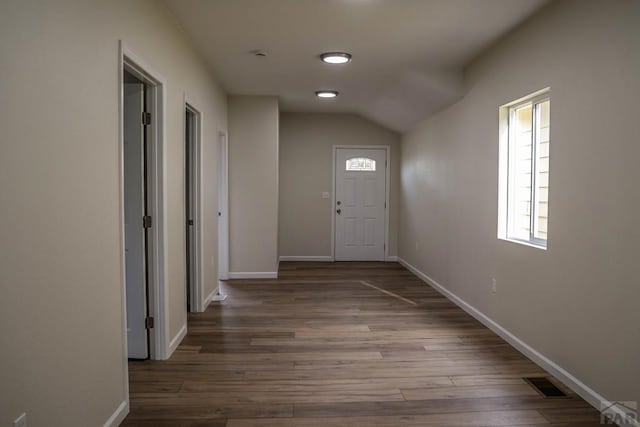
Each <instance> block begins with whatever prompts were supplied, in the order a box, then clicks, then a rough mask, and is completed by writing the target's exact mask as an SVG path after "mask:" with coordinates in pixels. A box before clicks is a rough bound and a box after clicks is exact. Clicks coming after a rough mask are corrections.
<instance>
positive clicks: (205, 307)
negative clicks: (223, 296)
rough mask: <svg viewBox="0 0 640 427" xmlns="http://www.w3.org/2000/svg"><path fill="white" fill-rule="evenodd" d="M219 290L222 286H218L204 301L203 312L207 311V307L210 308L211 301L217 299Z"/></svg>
mask: <svg viewBox="0 0 640 427" xmlns="http://www.w3.org/2000/svg"><path fill="white" fill-rule="evenodd" d="M219 289H220V286H216V288H215V289H214V290H213V291H212V292H211V293H210V294H209V295H207V297H206V298H205V299H204V301H202V307H203V310H202V311H205V310H206V309H207V307H209V303H211V301H213V299H214V298H215V297H216V295H217V294H218V290H219Z"/></svg>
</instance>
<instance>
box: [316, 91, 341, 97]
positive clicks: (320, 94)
mask: <svg viewBox="0 0 640 427" xmlns="http://www.w3.org/2000/svg"><path fill="white" fill-rule="evenodd" d="M316 96H317V97H318V98H335V97H336V96H338V91H336V90H319V91H316Z"/></svg>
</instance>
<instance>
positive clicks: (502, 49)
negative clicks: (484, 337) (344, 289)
mask: <svg viewBox="0 0 640 427" xmlns="http://www.w3.org/2000/svg"><path fill="white" fill-rule="evenodd" d="M638 22H640V2H637V1H611V2H599V1H561V2H554V3H552V4H551V5H550V6H548V7H547V8H546V9H544V10H543V11H542V12H541V13H540V14H538V15H537V16H536V17H534V18H533V19H532V20H531V21H529V22H527V23H526V24H525V25H524V26H523V27H521V28H519V29H518V30H516V31H515V32H514V33H512V34H511V35H509V36H508V37H507V38H506V39H505V40H503V41H502V42H500V43H499V44H498V45H496V46H494V47H493V48H492V49H491V50H490V51H489V52H487V53H486V54H484V55H483V56H482V57H480V58H479V59H478V60H477V61H476V62H475V63H474V64H473V65H472V66H471V67H470V68H469V69H468V72H467V78H468V80H467V85H468V93H467V95H466V96H465V98H464V99H463V100H462V101H460V102H458V103H457V104H455V105H454V106H452V107H450V108H448V109H446V110H445V111H442V112H441V113H439V114H437V115H435V116H433V117H431V118H429V119H428V120H426V121H424V122H423V123H421V124H420V125H419V126H418V127H417V128H416V129H415V130H413V131H412V132H409V133H407V134H406V135H404V137H403V142H402V144H403V145H402V190H401V191H402V197H401V205H400V212H401V214H400V224H401V226H400V242H401V245H400V256H401V257H402V258H403V259H404V260H406V261H407V262H409V263H410V264H413V265H414V266H416V267H417V268H419V269H420V270H421V271H422V272H424V273H426V274H427V275H429V276H431V277H432V278H433V279H435V280H436V281H438V282H439V283H440V284H442V285H443V286H445V287H446V288H447V289H449V290H450V291H451V292H453V293H455V294H456V295H458V296H459V297H461V298H462V299H464V300H466V301H467V302H468V303H469V304H471V305H472V306H474V307H476V308H477V309H478V310H480V311H481V312H483V313H484V314H486V315H487V316H488V317H490V318H491V319H493V320H495V321H496V322H498V323H499V324H500V325H502V326H503V327H504V328H506V329H507V330H509V331H510V332H511V333H513V334H514V335H516V336H517V337H519V338H520V339H522V340H523V341H525V342H526V343H527V344H529V345H530V346H532V347H533V348H534V349H536V350H537V351H539V352H540V353H542V354H543V355H545V356H547V357H548V358H549V359H551V360H552V361H553V362H555V363H557V364H558V365H559V366H561V367H562V368H564V369H566V370H567V371H568V372H569V373H570V374H572V375H574V376H575V377H577V378H578V379H580V380H582V381H583V382H584V383H585V384H586V385H587V386H588V387H591V388H592V389H593V390H595V391H596V392H598V393H600V394H601V395H602V396H604V397H605V398H607V399H611V400H627V401H628V400H633V401H640V370H639V369H638V362H639V361H640V339H639V337H640V314H639V313H640V310H638V301H640V279H639V278H638V267H637V264H638V260H639V259H640V251H639V250H638V242H639V241H640V227H638V212H640V191H638V183H639V182H640V173H639V172H638V171H639V170H640V169H639V168H638V160H639V159H640V144H638V137H639V135H640V121H639V120H638V116H637V108H636V106H637V103H638V99H640V84H639V80H638V79H639V77H638V76H640V50H638V47H639V46H640V45H639V40H640V26H638ZM547 86H550V87H551V165H550V207H549V241H548V250H547V251H543V250H539V249H535V248H531V247H527V246H523V245H518V244H514V243H510V242H506V241H500V240H498V239H497V238H496V230H497V216H498V213H497V205H498V202H497V186H498V176H497V170H498V106H500V105H502V104H505V103H507V102H509V101H512V100H515V99H518V98H520V97H522V96H524V95H527V94H529V93H532V92H534V91H536V90H538V89H543V88H545V87H547ZM416 245H417V246H418V247H419V249H418V250H417V248H416ZM493 277H495V278H496V280H497V293H495V294H492V293H491V279H492V278H493Z"/></svg>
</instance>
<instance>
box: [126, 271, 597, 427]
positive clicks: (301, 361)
mask: <svg viewBox="0 0 640 427" xmlns="http://www.w3.org/2000/svg"><path fill="white" fill-rule="evenodd" d="M223 289H224V291H225V292H226V293H227V294H228V295H229V298H227V300H226V301H224V302H223V303H213V304H211V305H210V306H209V308H208V309H207V311H206V312H205V313H199V314H192V315H189V323H188V330H189V333H188V335H187V336H186V338H185V339H184V341H183V342H182V343H181V345H180V347H179V348H178V349H177V350H176V352H175V354H174V355H173V356H172V357H171V359H170V360H168V361H164V362H154V361H145V362H131V363H130V383H131V387H130V392H131V413H130V414H129V416H128V417H127V419H126V420H125V422H124V424H123V425H125V426H185V427H186V426H214V427H215V426H228V427H244V426H291V427H311V426H313V427H315V426H318V427H320V426H521V425H527V426H549V425H554V426H567V427H568V426H582V427H585V426H597V425H600V415H599V414H598V412H597V411H596V410H595V409H593V408H592V407H591V406H589V405H588V404H587V403H586V402H584V401H583V400H582V399H580V398H579V397H577V396H576V395H575V394H573V393H572V392H571V391H570V390H568V389H567V388H566V387H564V386H562V384H560V383H559V382H557V380H555V379H553V380H554V381H555V382H556V384H557V385H558V386H560V387H561V388H563V390H565V391H566V392H568V393H569V395H570V396H569V398H567V399H544V398H542V397H541V396H540V395H538V393H537V392H536V391H534V390H533V389H532V388H531V387H530V386H529V385H528V384H526V383H525V382H524V381H523V380H522V377H525V376H548V377H549V378H551V376H550V375H548V374H547V373H546V372H545V371H544V370H542V369H541V368H539V367H538V366H536V365H535V364H534V363H532V362H531V361H529V360H528V359H527V358H525V357H524V356H523V355H521V354H520V353H518V352H517V351H516V350H515V349H513V348H512V347H511V346H510V345H508V344H507V343H505V342H504V341H503V340H502V339H500V338H499V337H498V336H496V335H495V334H493V333H492V332H491V331H489V330H488V329H487V328H485V327H484V326H482V325H481V324H480V323H478V322H477V321H475V320H474V319H473V318H471V317H470V316H469V315H467V314H466V313H465V312H463V311H462V310H460V309H459V308H458V307H456V306H455V305H453V304H452V303H451V302H449V301H448V300H447V299H446V298H444V297H442V296H441V295H440V294H439V293H437V292H436V291H434V290H433V289H432V288H430V287H429V286H427V285H426V284H424V283H423V282H422V281H420V280H419V279H418V278H417V277H415V276H414V275H412V274H411V273H410V272H408V271H407V270H405V269H404V268H403V267H401V266H400V265H398V264H395V263H282V264H281V271H280V278H279V279H277V280H252V281H248V280H247V281H239V280H236V281H230V282H228V283H227V284H226V285H225V286H224V288H223Z"/></svg>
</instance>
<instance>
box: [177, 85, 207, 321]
mask: <svg viewBox="0 0 640 427" xmlns="http://www.w3.org/2000/svg"><path fill="white" fill-rule="evenodd" d="M184 109H185V111H189V112H191V113H192V114H193V117H194V121H195V123H194V128H195V129H194V130H195V132H194V133H195V135H194V136H193V153H192V156H193V159H194V162H193V167H194V171H193V176H194V178H195V179H194V182H193V187H194V188H193V191H192V193H193V197H194V200H193V214H192V215H193V224H194V225H193V227H194V233H193V235H194V238H195V242H194V246H195V253H194V254H193V257H194V259H193V264H194V273H195V274H194V277H192V280H191V281H192V283H191V284H190V287H191V289H190V290H189V294H190V296H191V301H189V304H190V306H191V311H192V312H202V311H204V306H203V304H202V302H203V294H204V260H203V243H202V242H203V241H204V234H203V233H204V231H203V227H202V222H203V218H204V211H203V205H204V204H203V203H202V198H203V194H202V183H203V182H204V179H203V175H202V174H203V156H202V147H203V142H202V141H204V129H203V128H204V116H203V114H202V109H201V108H200V107H199V106H198V105H196V104H194V103H193V100H192V98H191V97H190V96H188V95H187V94H186V93H185V94H184ZM186 122H187V120H186V116H185V115H184V114H183V132H182V134H183V135H186V126H187V123H186ZM185 143H187V141H185ZM185 161H186V159H185ZM185 178H186V177H185ZM186 197H187V195H186V194H185V198H186ZM185 219H186V218H185ZM185 248H186V234H185ZM185 268H188V266H185Z"/></svg>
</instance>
